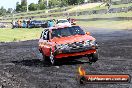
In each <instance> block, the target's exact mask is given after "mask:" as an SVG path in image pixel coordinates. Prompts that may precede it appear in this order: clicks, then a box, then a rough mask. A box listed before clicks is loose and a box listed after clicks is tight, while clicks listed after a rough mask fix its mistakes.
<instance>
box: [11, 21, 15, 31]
mask: <svg viewBox="0 0 132 88" xmlns="http://www.w3.org/2000/svg"><path fill="white" fill-rule="evenodd" d="M14 28H15V21H14V20H12V29H14Z"/></svg>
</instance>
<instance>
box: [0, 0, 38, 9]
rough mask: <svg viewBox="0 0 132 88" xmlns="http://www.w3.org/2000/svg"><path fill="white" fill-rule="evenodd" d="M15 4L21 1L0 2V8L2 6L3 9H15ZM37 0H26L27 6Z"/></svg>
mask: <svg viewBox="0 0 132 88" xmlns="http://www.w3.org/2000/svg"><path fill="white" fill-rule="evenodd" d="M16 2H21V0H0V7H1V6H4V8H6V9H8V8H13V9H14V8H15V7H16ZM37 2H38V0H28V4H30V3H37Z"/></svg>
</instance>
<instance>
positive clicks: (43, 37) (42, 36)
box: [41, 30, 49, 40]
mask: <svg viewBox="0 0 132 88" xmlns="http://www.w3.org/2000/svg"><path fill="white" fill-rule="evenodd" d="M41 38H42V39H43V40H49V30H44V31H43V32H42V33H41Z"/></svg>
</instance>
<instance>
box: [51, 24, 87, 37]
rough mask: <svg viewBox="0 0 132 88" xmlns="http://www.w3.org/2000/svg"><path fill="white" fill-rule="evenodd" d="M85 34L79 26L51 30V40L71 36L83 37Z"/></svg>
mask: <svg viewBox="0 0 132 88" xmlns="http://www.w3.org/2000/svg"><path fill="white" fill-rule="evenodd" d="M84 34H85V32H84V31H83V30H82V29H81V28H80V27H79V26H73V27H67V28H59V29H53V30H52V38H54V37H66V36H71V35H84Z"/></svg>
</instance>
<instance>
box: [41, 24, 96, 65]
mask: <svg viewBox="0 0 132 88" xmlns="http://www.w3.org/2000/svg"><path fill="white" fill-rule="evenodd" d="M95 40H96V39H95V38H94V37H92V36H90V33H89V32H86V33H85V32H84V31H83V30H82V29H81V28H80V27H79V26H71V27H52V28H49V29H45V30H43V31H42V34H41V37H40V40H39V51H40V53H41V54H42V55H43V60H44V61H49V62H50V63H51V64H52V65H54V64H56V61H57V60H59V59H61V58H63V57H71V56H87V57H88V59H89V61H90V62H96V61H97V60H98V52H97V48H98V45H97V43H96V41H95Z"/></svg>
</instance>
